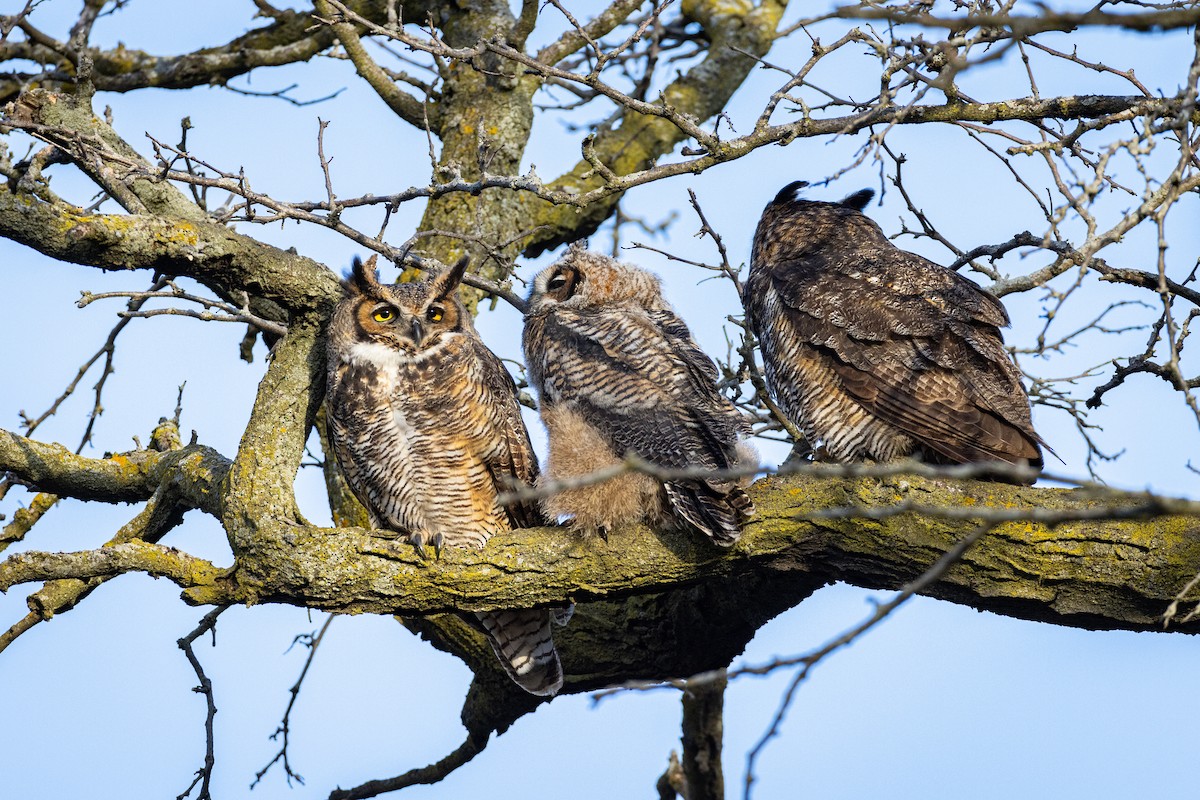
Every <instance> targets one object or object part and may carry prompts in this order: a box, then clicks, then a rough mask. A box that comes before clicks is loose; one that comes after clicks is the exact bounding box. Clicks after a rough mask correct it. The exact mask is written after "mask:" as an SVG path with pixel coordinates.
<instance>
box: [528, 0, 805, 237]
mask: <svg viewBox="0 0 1200 800" xmlns="http://www.w3.org/2000/svg"><path fill="white" fill-rule="evenodd" d="M784 6H785V4H784V3H780V2H776V1H775V0H765V1H764V2H761V3H759V4H758V5H756V6H753V7H740V8H739V10H738V11H737V12H730V11H729V9H728V7H727V6H725V5H722V4H720V3H708V2H694V3H689V4H687V8H686V11H687V14H688V16H689V17H690V18H691V19H694V20H696V21H698V22H700V24H701V25H702V26H703V27H704V32H705V34H706V35H707V36H708V38H709V40H710V41H711V45H710V46H709V48H708V51H707V53H706V56H705V58H704V60H703V61H702V62H701V63H700V64H698V65H696V66H695V67H693V68H692V69H690V70H688V71H687V73H685V74H684V75H682V76H680V77H679V78H677V79H676V80H675V81H673V82H672V83H671V84H670V85H668V86H667V87H666V88H665V89H664V90H663V92H662V94H661V95H660V96H659V98H658V100H657V101H656V103H655V104H654V105H658V106H661V107H662V108H663V109H664V111H666V112H667V113H666V114H665V116H657V117H656V116H647V115H646V114H644V113H642V112H640V111H636V110H633V109H632V108H629V107H626V108H625V109H624V110H623V112H622V116H621V120H620V123H619V124H617V125H616V126H614V127H612V128H606V129H603V130H600V131H598V132H597V134H596V137H595V140H594V142H593V143H591V145H590V146H591V147H592V148H593V149H594V154H593V155H592V156H591V157H588V154H586V153H585V157H584V158H583V159H581V160H580V161H579V163H578V164H576V165H575V167H574V168H573V169H572V170H571V171H570V172H569V173H567V174H565V175H563V176H561V177H559V178H558V179H557V180H555V181H553V182H552V183H551V184H550V187H549V188H550V189H551V190H553V191H560V192H565V193H567V194H568V195H575V196H576V197H579V196H580V195H589V194H592V195H595V196H594V197H589V198H588V199H586V200H584V199H583V198H579V199H580V200H581V202H579V204H578V205H579V208H563V207H558V206H553V205H547V204H546V203H544V202H542V201H540V200H533V199H532V198H531V199H529V200H527V202H526V211H525V213H526V214H528V215H529V216H528V218H530V219H535V220H537V222H538V223H539V224H540V225H543V226H548V227H546V228H543V229H542V230H541V231H540V232H539V233H538V234H536V235H535V236H533V237H531V239H530V240H529V242H528V243H527V244H526V247H525V254H526V255H528V256H533V255H537V254H538V253H540V252H542V251H544V250H548V249H551V248H553V247H555V246H556V245H558V244H560V243H562V242H567V241H571V240H573V239H577V238H579V237H581V236H586V235H588V234H589V233H591V232H592V231H594V230H595V229H596V227H598V226H599V225H600V223H601V222H603V221H604V220H605V219H607V218H608V216H609V214H611V213H612V210H613V209H614V208H615V207H616V203H617V202H618V201H619V199H620V193H621V192H623V191H624V189H625V188H628V187H627V186H623V185H621V180H622V179H621V178H617V179H616V180H614V177H613V176H614V175H615V176H627V175H629V174H631V173H636V172H644V171H646V170H648V169H650V168H651V167H652V166H653V165H654V163H655V162H656V161H658V159H659V158H662V157H663V156H665V155H666V154H668V153H670V152H671V151H672V150H673V149H674V147H675V145H677V144H678V143H679V142H681V141H683V140H684V139H686V138H687V136H688V134H687V133H686V132H685V130H684V128H681V127H680V126H678V125H677V124H676V123H675V122H674V121H672V119H671V117H672V116H673V115H678V116H679V117H680V118H682V119H687V120H691V121H692V124H699V123H700V122H703V121H704V120H707V119H709V118H710V117H713V116H715V115H716V114H718V113H720V111H721V109H723V108H724V107H725V105H726V104H727V103H728V102H729V98H730V97H731V96H732V95H733V93H734V92H735V91H736V90H737V89H738V87H739V86H741V85H742V82H743V81H744V80H745V79H746V76H747V75H748V74H749V73H750V70H751V69H752V68H753V67H754V66H755V61H754V59H753V58H752V57H750V56H748V55H746V54H747V53H752V54H754V55H755V56H762V55H765V54H766V52H767V51H768V50H769V49H770V47H771V44H772V42H773V41H774V37H775V31H776V28H777V27H778V25H779V20H780V18H781V17H782V15H783V11H784ZM547 60H548V59H547ZM685 127H687V126H685ZM587 146H588V145H585V147H587ZM596 161H599V162H601V163H603V164H604V165H605V166H606V168H607V169H608V170H610V171H611V174H610V175H607V176H606V175H605V174H602V171H600V170H597V169H596V168H595V167H594V163H595V162H596Z"/></svg>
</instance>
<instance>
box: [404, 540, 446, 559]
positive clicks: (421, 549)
mask: <svg viewBox="0 0 1200 800" xmlns="http://www.w3.org/2000/svg"><path fill="white" fill-rule="evenodd" d="M408 542H409V544H411V545H412V546H413V549H415V550H416V551H417V555H419V556H420V557H421V558H422V560H424V561H428V560H429V553H428V551H426V550H425V545H426V544H427V543H428V544H429V546H430V547H432V548H433V559H434V561H441V560H442V547H443V546H444V545H445V544H446V537H445V536H443V535H442V534H440V533H435V534H433V535H432V536H426V535H425V534H423V533H410V534H409V535H408Z"/></svg>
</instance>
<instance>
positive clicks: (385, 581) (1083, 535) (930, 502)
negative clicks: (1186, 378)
mask: <svg viewBox="0 0 1200 800" xmlns="http://www.w3.org/2000/svg"><path fill="white" fill-rule="evenodd" d="M230 468H231V462H230V461H229V460H228V459H225V458H223V457H222V456H220V455H219V454H217V453H215V452H214V451H212V450H210V449H208V448H205V447H202V446H199V445H191V446H189V447H185V448H182V449H179V450H174V451H169V452H166V453H158V452H153V451H136V452H133V453H128V454H118V455H113V456H110V457H108V458H103V459H88V458H83V457H80V456H75V455H73V454H71V453H69V451H67V450H66V449H65V448H61V447H59V446H57V445H50V444H45V443H41V442H35V441H33V440H30V439H26V438H24V437H20V436H17V435H15V434H11V433H7V432H0V470H4V471H8V472H10V473H12V474H14V475H15V476H16V477H17V478H18V479H19V480H20V481H22V482H24V483H26V484H30V485H35V486H37V488H39V489H42V490H45V491H53V492H55V493H57V494H60V495H65V496H75V497H83V498H86V499H90V500H100V501H110V502H130V501H134V500H138V499H149V498H150V497H151V496H152V495H153V494H154V493H155V492H156V491H158V490H159V489H160V487H162V486H163V485H165V484H169V485H170V486H171V487H172V489H173V491H175V492H176V494H177V497H178V498H179V501H178V502H180V503H182V504H183V505H185V506H187V507H191V508H198V509H200V510H203V511H205V512H206V513H210V514H212V515H214V516H216V517H218V518H220V517H221V516H222V515H223V514H224V513H225V503H224V500H223V499H222V498H223V494H222V493H223V491H226V490H227V488H228V486H229V483H230V481H229V471H230ZM751 493H752V495H753V497H754V500H755V503H756V505H757V507H758V508H759V513H758V515H757V517H756V518H755V519H754V520H752V521H751V522H750V523H749V525H748V526H747V528H746V531H745V533H744V535H743V537H742V539H741V540H740V541H739V542H738V544H737V545H736V546H735V547H733V548H731V549H729V550H723V549H719V548H716V547H714V546H712V545H711V544H710V543H708V542H707V541H702V540H700V539H699V538H698V537H695V536H692V535H689V534H685V533H681V532H673V531H651V530H648V529H645V528H640V527H639V528H635V529H631V530H624V531H615V532H614V533H613V535H612V536H611V537H610V539H609V541H607V542H605V541H602V540H600V539H597V538H592V537H584V536H581V535H579V534H576V533H575V532H573V531H571V530H570V529H569V528H562V527H550V528H536V529H527V530H519V531H513V532H509V533H503V534H499V535H497V536H495V537H493V538H492V539H491V541H489V543H488V545H487V546H486V547H485V548H484V549H483V550H480V551H471V550H447V551H445V552H444V553H443V554H442V557H441V558H440V559H437V560H430V561H426V560H423V559H421V558H420V557H419V556H418V555H417V554H416V552H415V551H414V550H413V549H412V548H411V547H409V546H408V545H407V544H404V543H402V542H401V541H398V540H395V539H390V538H383V537H382V536H380V534H379V532H373V531H368V530H364V529H362V528H334V529H330V528H321V527H315V526H310V525H306V524H302V523H301V522H299V521H297V520H296V519H292V518H284V516H283V515H274V516H268V517H266V518H263V519H258V520H257V521H256V524H255V525H254V528H255V531H256V535H255V539H254V543H253V545H252V546H251V547H249V548H247V547H245V546H242V547H238V546H236V545H235V548H234V552H235V559H234V563H233V565H232V566H231V567H229V568H220V567H218V566H216V565H214V564H212V563H211V562H208V561H206V560H204V559H200V558H196V557H194V556H191V555H189V554H187V553H184V552H182V551H179V550H176V549H175V548H171V547H168V546H165V545H162V544H157V543H151V542H146V541H139V540H133V541H122V542H118V543H116V544H110V545H108V546H105V547H101V548H97V549H95V550H87V551H81V552H74V553H51V552H25V553H20V554H17V555H14V556H10V557H9V558H8V559H7V560H5V561H3V562H0V591H7V590H9V589H10V588H11V587H13V586H16V585H19V584H24V583H30V582H35V581H48V580H61V579H65V578H74V579H81V580H87V579H91V578H110V577H114V576H116V575H120V574H125V573H130V572H141V573H146V574H149V575H152V576H155V577H164V578H167V579H168V580H171V581H173V582H174V583H176V584H177V585H178V586H180V587H181V588H182V589H183V599H184V600H185V601H187V602H189V603H192V604H197V605H210V604H211V605H222V604H228V603H235V602H236V603H246V604H254V603H263V602H281V603H289V604H295V605H300V606H307V607H313V608H321V609H325V610H329V611H339V612H349V613H387V614H402V615H430V614H438V613H445V612H454V611H479V610H488V609H500V608H509V607H531V606H555V605H561V604H562V603H564V602H588V601H594V600H611V599H619V598H622V597H628V596H631V595H639V594H655V593H661V592H666V591H670V590H673V589H676V588H679V587H683V586H686V585H690V584H694V583H697V582H703V581H708V580H714V579H721V580H724V581H730V579H733V581H732V582H734V583H736V579H737V578H738V576H743V575H751V574H755V575H762V574H764V573H768V574H772V573H778V574H783V573H791V574H792V577H796V576H797V575H807V576H809V577H811V578H817V579H820V580H823V581H825V582H833V581H845V582H848V583H852V584H856V585H860V586H865V587H870V588H877V589H897V588H899V587H901V586H902V585H903V584H904V583H906V582H907V581H909V580H911V579H912V578H913V577H915V576H917V575H920V574H921V573H922V572H923V571H925V570H926V569H928V568H929V567H930V566H931V565H932V564H934V563H935V562H936V561H937V560H938V558H939V557H940V556H941V555H942V554H943V553H944V552H946V551H947V550H949V549H950V548H951V547H953V546H954V544H955V543H956V542H957V541H958V540H960V539H962V538H963V537H964V536H966V535H968V534H969V533H970V531H971V530H973V529H974V528H976V527H977V526H978V525H979V524H981V523H984V522H989V521H995V522H996V525H995V527H994V529H993V530H992V531H991V532H990V533H989V534H988V535H986V536H984V537H983V538H982V539H981V540H980V541H979V542H978V543H977V544H976V545H975V546H974V547H973V548H972V549H971V550H970V551H969V552H968V553H967V554H966V555H965V557H964V558H963V560H962V561H961V562H960V563H959V564H957V565H956V566H955V567H953V568H952V569H951V570H949V571H948V573H947V574H946V575H945V576H944V577H943V579H942V580H940V581H938V582H937V583H935V584H933V585H932V586H930V587H929V588H928V589H927V590H926V591H925V592H924V593H926V594H928V595H930V596H933V597H938V598H942V599H947V600H951V601H954V602H958V603H964V604H966V605H970V606H972V607H975V608H980V609H990V610H994V611H998V612H1000V613H1005V614H1009V615H1012V616H1018V617H1025V618H1030V619H1037V620H1043V621H1049V622H1055V623H1059V624H1064V625H1072V626H1077V627H1085V628H1119V629H1135V630H1143V629H1155V628H1158V627H1160V621H1159V620H1160V617H1161V615H1162V613H1163V612H1164V611H1165V610H1166V608H1167V606H1168V605H1169V604H1170V603H1171V602H1172V600H1173V599H1175V598H1176V596H1177V595H1178V594H1179V592H1180V590H1181V589H1182V588H1183V587H1184V586H1185V585H1186V584H1187V583H1188V582H1189V580H1190V579H1191V578H1192V577H1193V576H1195V575H1196V573H1197V572H1198V571H1200V508H1196V507H1194V506H1196V504H1194V503H1189V502H1186V501H1168V500H1164V499H1162V498H1154V497H1150V496H1146V495H1137V494H1120V493H1115V492H1114V493H1106V494H1097V493H1096V492H1094V491H1092V490H1088V489H1070V490H1068V489H1055V488H1036V487H1035V488H1026V487H1015V486H1010V485H1007V484H1001V483H992V482H985V481H974V480H959V479H936V478H924V477H918V476H915V475H902V474H900V475H893V476H890V477H882V478H879V477H871V476H867V477H833V478H821V477H811V476H803V475H792V476H786V477H772V478H765V479H762V480H759V481H758V482H757V483H756V484H754V486H753V487H752V488H751ZM233 538H234V537H231V539H233ZM1197 627H1200V625H1198V624H1195V623H1190V624H1188V625H1185V626H1184V627H1183V628H1181V629H1186V630H1193V629H1194V628H1197Z"/></svg>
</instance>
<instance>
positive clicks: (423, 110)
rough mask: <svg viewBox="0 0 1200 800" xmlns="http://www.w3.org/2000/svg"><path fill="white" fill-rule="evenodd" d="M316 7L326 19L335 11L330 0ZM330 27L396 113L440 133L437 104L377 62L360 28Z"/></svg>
mask: <svg viewBox="0 0 1200 800" xmlns="http://www.w3.org/2000/svg"><path fill="white" fill-rule="evenodd" d="M314 8H315V10H316V11H317V13H318V14H320V15H321V16H322V17H324V18H326V19H333V18H334V16H335V14H334V10H333V8H331V7H330V5H329V3H328V2H327V0H316V2H315V3H314ZM330 27H331V28H332V29H333V32H334V33H335V34H336V35H337V39H338V41H339V42H341V43H342V47H343V48H344V49H345V51H346V56H347V57H348V58H349V59H350V62H351V63H352V64H354V69H355V71H357V72H358V75H359V77H360V78H362V79H363V80H364V81H366V82H367V85H368V86H370V87H371V88H372V89H374V90H375V94H377V95H379V99H380V100H382V101H383V102H384V103H386V104H387V107H388V108H390V109H391V110H392V112H393V113H394V114H395V115H396V116H398V117H400V119H402V120H404V121H405V122H407V123H409V124H410V125H415V126H416V127H418V128H424V127H425V126H426V125H428V126H429V130H430V132H431V133H433V134H435V135H437V134H438V133H439V132H440V130H441V122H440V112H439V111H438V107H437V105H436V104H434V103H428V104H426V103H422V102H421V101H420V100H418V99H417V98H415V97H413V96H412V95H410V94H409V93H408V92H405V91H403V90H402V89H401V88H400V87H399V86H398V85H397V84H396V81H394V80H393V79H392V78H391V76H389V75H388V74H387V73H386V72H384V71H383V68H382V67H380V66H379V65H378V64H377V63H375V59H373V58H371V56H370V54H369V53H367V49H366V47H364V46H363V43H362V39H361V38H360V37H359V32H358V29H357V28H356V27H355V26H354V24H353V23H350V22H337V21H334V22H331V23H330Z"/></svg>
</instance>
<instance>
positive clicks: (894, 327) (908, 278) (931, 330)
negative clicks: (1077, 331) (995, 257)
mask: <svg viewBox="0 0 1200 800" xmlns="http://www.w3.org/2000/svg"><path fill="white" fill-rule="evenodd" d="M847 247H848V248H849V252H843V251H842V250H840V249H839V248H836V247H831V248H826V249H824V250H821V251H818V252H815V253H810V254H806V255H805V256H804V257H803V258H794V259H790V260H783V261H780V262H778V263H776V264H773V265H771V266H770V276H771V281H772V285H773V286H774V288H775V290H776V291H777V292H778V294H779V297H780V299H781V300H782V301H783V306H784V307H785V308H786V313H787V315H788V319H789V322H790V323H791V324H792V325H793V326H794V327H795V329H796V331H797V334H798V335H799V336H800V337H801V339H803V340H805V341H808V342H809V343H811V344H813V345H814V346H816V347H818V348H821V349H822V350H823V351H824V352H827V353H829V354H830V355H831V356H832V359H831V365H832V367H833V369H834V371H835V372H836V373H837V374H838V376H839V377H840V378H841V380H842V383H843V386H844V388H845V390H846V392H847V393H848V394H849V395H850V396H851V397H853V398H854V399H855V400H856V401H857V402H859V403H860V404H862V405H863V406H864V407H865V408H866V409H868V410H869V411H870V412H871V413H873V414H875V415H876V416H878V417H879V418H880V419H882V420H884V421H886V422H888V423H890V424H892V425H895V426H896V427H897V428H899V429H901V430H903V431H904V432H905V433H907V434H909V435H910V436H912V437H914V438H915V439H917V440H918V441H920V442H921V444H922V445H923V446H925V447H926V448H928V449H931V450H934V451H936V452H938V453H940V454H942V455H943V456H945V457H946V458H948V459H950V460H952V461H956V462H961V461H979V460H992V459H999V460H1003V461H1009V462H1017V463H1019V462H1021V461H1022V460H1025V459H1028V460H1029V461H1030V462H1033V463H1036V464H1039V465H1040V463H1041V453H1040V451H1039V449H1038V445H1039V444H1040V439H1039V438H1038V436H1037V434H1036V433H1034V431H1033V428H1032V425H1031V422H1030V416H1029V405H1028V400H1027V399H1026V396H1025V394H1024V390H1023V389H1022V387H1021V382H1020V374H1019V372H1018V371H1017V369H1016V366H1015V365H1014V364H1013V363H1012V360H1011V359H1010V358H1009V356H1008V353H1007V352H1006V351H1005V350H1004V346H1003V341H1002V339H1001V337H1000V334H999V331H998V327H999V326H1002V325H1005V324H1007V322H1008V318H1007V314H1006V313H1005V311H1004V308H1003V306H1002V305H1001V304H1000V302H999V301H998V300H996V298H995V297H993V296H992V295H990V294H988V293H987V292H985V291H983V290H982V289H980V288H979V287H978V286H976V285H975V284H974V283H972V282H971V281H969V280H967V279H966V278H963V277H962V276H960V275H958V274H957V273H955V272H952V271H950V270H947V269H945V268H944V267H940V266H938V265H936V264H934V263H932V262H930V261H926V260H925V259H923V258H921V257H920V256H917V255H915V254H913V253H908V252H905V251H903V250H899V249H896V248H890V249H889V248H880V247H871V248H865V249H863V248H859V249H854V246H853V244H848V245H847Z"/></svg>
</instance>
